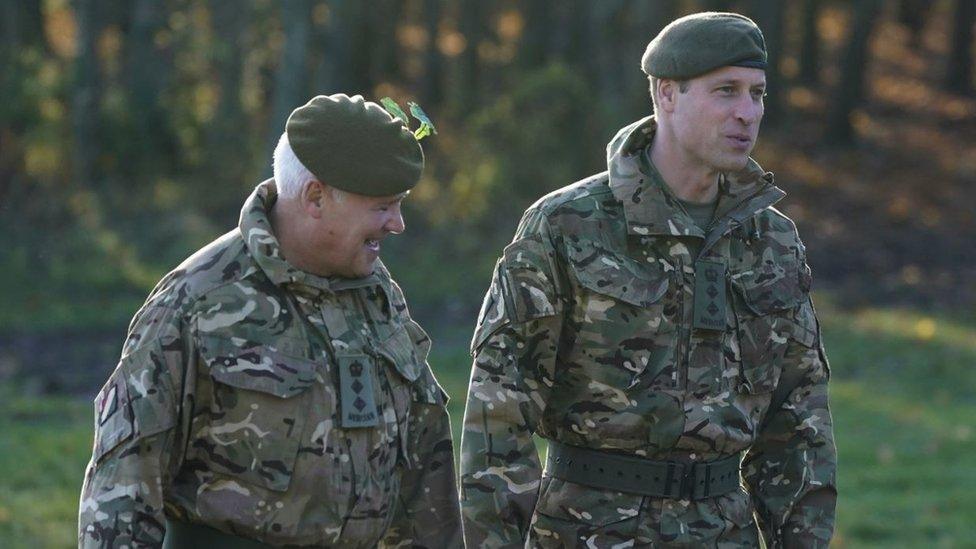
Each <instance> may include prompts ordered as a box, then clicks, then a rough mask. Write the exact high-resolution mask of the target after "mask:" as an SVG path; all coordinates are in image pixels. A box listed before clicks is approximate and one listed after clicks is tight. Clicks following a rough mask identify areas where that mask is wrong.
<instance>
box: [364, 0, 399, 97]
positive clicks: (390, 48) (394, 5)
mask: <svg viewBox="0 0 976 549" xmlns="http://www.w3.org/2000/svg"><path fill="white" fill-rule="evenodd" d="M403 2H404V0H382V1H379V0H373V2H371V3H370V8H369V9H370V11H369V13H368V17H369V25H370V27H371V28H372V33H371V34H372V36H373V40H372V41H371V43H370V47H371V48H372V55H371V59H370V61H371V65H369V68H370V71H371V73H372V80H373V82H381V81H387V82H399V81H400V77H401V74H400V59H399V54H400V48H399V46H398V44H397V35H396V31H397V24H399V23H400V16H401V14H402V13H403ZM364 91H369V90H364Z"/></svg>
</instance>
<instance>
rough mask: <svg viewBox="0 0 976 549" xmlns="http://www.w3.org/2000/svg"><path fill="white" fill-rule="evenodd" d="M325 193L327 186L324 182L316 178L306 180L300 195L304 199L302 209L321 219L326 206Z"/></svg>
mask: <svg viewBox="0 0 976 549" xmlns="http://www.w3.org/2000/svg"><path fill="white" fill-rule="evenodd" d="M325 195H326V187H325V184H324V183H322V182H321V181H316V180H314V179H311V180H309V181H306V182H305V184H304V185H302V192H301V194H300V195H299V196H300V197H301V200H302V209H303V210H305V212H306V213H307V214H308V215H310V216H312V217H314V218H315V219H319V218H320V217H322V211H323V208H325V200H326V198H325Z"/></svg>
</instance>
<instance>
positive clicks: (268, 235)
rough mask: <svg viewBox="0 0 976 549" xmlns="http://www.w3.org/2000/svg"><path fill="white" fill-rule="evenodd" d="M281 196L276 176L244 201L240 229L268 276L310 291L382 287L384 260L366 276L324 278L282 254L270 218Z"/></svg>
mask: <svg viewBox="0 0 976 549" xmlns="http://www.w3.org/2000/svg"><path fill="white" fill-rule="evenodd" d="M277 199H278V189H277V188H276V187H275V183H274V180H273V179H268V180H267V181H264V182H262V183H261V184H260V185H258V186H257V187H256V188H255V189H254V192H252V193H251V195H250V196H249V197H248V198H247V200H246V201H245V202H244V207H243V208H241V218H240V223H239V224H238V228H239V230H240V231H241V236H242V237H243V238H244V244H245V245H246V246H247V249H248V251H249V252H250V255H251V257H252V258H253V259H254V262H255V263H257V265H258V267H259V268H260V269H261V270H262V271H264V273H265V275H267V277H268V278H269V279H270V280H271V282H273V283H274V284H276V285H278V286H283V287H285V286H287V287H289V288H292V289H295V290H298V291H302V290H304V291H306V292H310V293H320V292H328V293H335V292H338V291H342V290H350V289H354V288H365V287H368V286H376V285H379V286H382V283H381V278H382V275H383V274H384V273H386V272H387V271H386V268H385V266H383V264H382V262H380V261H379V260H377V261H376V267H375V268H374V270H373V273H372V274H370V275H369V276H367V277H364V278H355V279H351V278H339V277H321V276H317V275H314V274H311V273H307V272H305V271H303V270H301V269H298V268H297V267H295V266H293V265H292V264H291V263H289V262H288V261H287V260H286V259H285V258H284V256H283V255H282V254H281V244H280V243H279V242H278V237H276V236H275V234H274V231H273V230H272V227H271V221H270V219H269V217H268V214H269V212H270V211H271V207H272V206H273V205H274V203H275V201H276V200H277Z"/></svg>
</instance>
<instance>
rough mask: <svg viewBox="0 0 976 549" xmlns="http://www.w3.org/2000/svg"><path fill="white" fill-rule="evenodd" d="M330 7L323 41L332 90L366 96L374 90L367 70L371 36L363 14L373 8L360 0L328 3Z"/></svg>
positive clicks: (369, 59)
mask: <svg viewBox="0 0 976 549" xmlns="http://www.w3.org/2000/svg"><path fill="white" fill-rule="evenodd" d="M329 6H330V7H331V10H330V12H329V26H328V29H327V30H326V32H325V34H324V36H323V38H324V40H325V41H326V43H327V46H326V47H325V56H326V59H325V60H324V65H325V66H326V67H327V68H328V69H329V70H330V72H331V76H330V77H329V78H328V81H329V83H330V84H331V90H332V91H334V92H342V93H348V94H350V95H353V94H357V93H361V94H368V93H369V92H370V91H371V90H372V88H373V80H372V73H371V71H370V70H369V67H371V66H372V63H371V58H372V51H373V49H372V38H373V33H372V29H371V28H370V25H369V19H370V18H369V17H368V15H367V12H366V10H368V9H375V8H374V7H373V5H372V4H371V3H368V2H362V1H361V0H331V1H330V2H329Z"/></svg>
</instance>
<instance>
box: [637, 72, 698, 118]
mask: <svg viewBox="0 0 976 549" xmlns="http://www.w3.org/2000/svg"><path fill="white" fill-rule="evenodd" d="M647 79H648V80H649V81H650V83H651V85H650V89H651V104H652V105H654V112H657V83H658V82H660V81H661V79H660V78H658V77H656V76H648V77H647ZM675 82H677V83H678V91H679V92H680V93H685V92H687V91H688V89H689V88H691V83H690V82H689V81H687V80H675Z"/></svg>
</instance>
